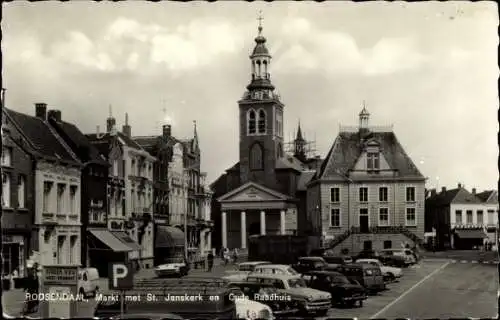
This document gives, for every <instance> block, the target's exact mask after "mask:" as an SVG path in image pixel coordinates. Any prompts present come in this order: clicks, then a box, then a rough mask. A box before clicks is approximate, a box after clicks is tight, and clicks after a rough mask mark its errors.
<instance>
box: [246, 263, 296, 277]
mask: <svg viewBox="0 0 500 320" xmlns="http://www.w3.org/2000/svg"><path fill="white" fill-rule="evenodd" d="M253 273H259V274H286V275H290V276H298V275H300V273H298V272H297V271H296V270H295V269H294V268H292V267H291V266H289V265H286V264H262V265H258V266H256V267H255V269H254V271H253Z"/></svg>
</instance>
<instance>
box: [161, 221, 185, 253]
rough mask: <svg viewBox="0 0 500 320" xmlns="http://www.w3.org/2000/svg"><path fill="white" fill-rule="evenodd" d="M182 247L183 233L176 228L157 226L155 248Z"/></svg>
mask: <svg viewBox="0 0 500 320" xmlns="http://www.w3.org/2000/svg"><path fill="white" fill-rule="evenodd" d="M183 246H184V232H182V230H180V229H179V228H176V227H170V226H158V229H156V240H155V247H157V248H174V247H183Z"/></svg>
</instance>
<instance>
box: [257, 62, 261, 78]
mask: <svg viewBox="0 0 500 320" xmlns="http://www.w3.org/2000/svg"><path fill="white" fill-rule="evenodd" d="M261 77H262V71H261V66H260V60H257V78H261Z"/></svg>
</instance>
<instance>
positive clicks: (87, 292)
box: [78, 268, 99, 297]
mask: <svg viewBox="0 0 500 320" xmlns="http://www.w3.org/2000/svg"><path fill="white" fill-rule="evenodd" d="M97 291H99V271H97V269H96V268H83V269H80V270H78V293H79V294H81V295H82V296H84V297H88V296H92V297H95V296H96V294H97Z"/></svg>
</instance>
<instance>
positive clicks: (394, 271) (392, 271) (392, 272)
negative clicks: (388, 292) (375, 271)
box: [356, 259, 403, 282]
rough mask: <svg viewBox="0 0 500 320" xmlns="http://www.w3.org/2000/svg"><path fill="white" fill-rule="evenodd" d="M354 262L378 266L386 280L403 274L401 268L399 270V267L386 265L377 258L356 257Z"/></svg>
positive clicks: (393, 279) (390, 280)
mask: <svg viewBox="0 0 500 320" xmlns="http://www.w3.org/2000/svg"><path fill="white" fill-rule="evenodd" d="M356 263H363V264H369V265H372V266H378V267H379V268H380V271H382V275H383V276H384V280H385V281H387V282H392V281H395V280H396V279H398V278H401V277H402V276H403V270H401V268H396V267H391V266H386V265H384V264H383V263H382V262H380V260H378V259H358V260H356Z"/></svg>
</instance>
